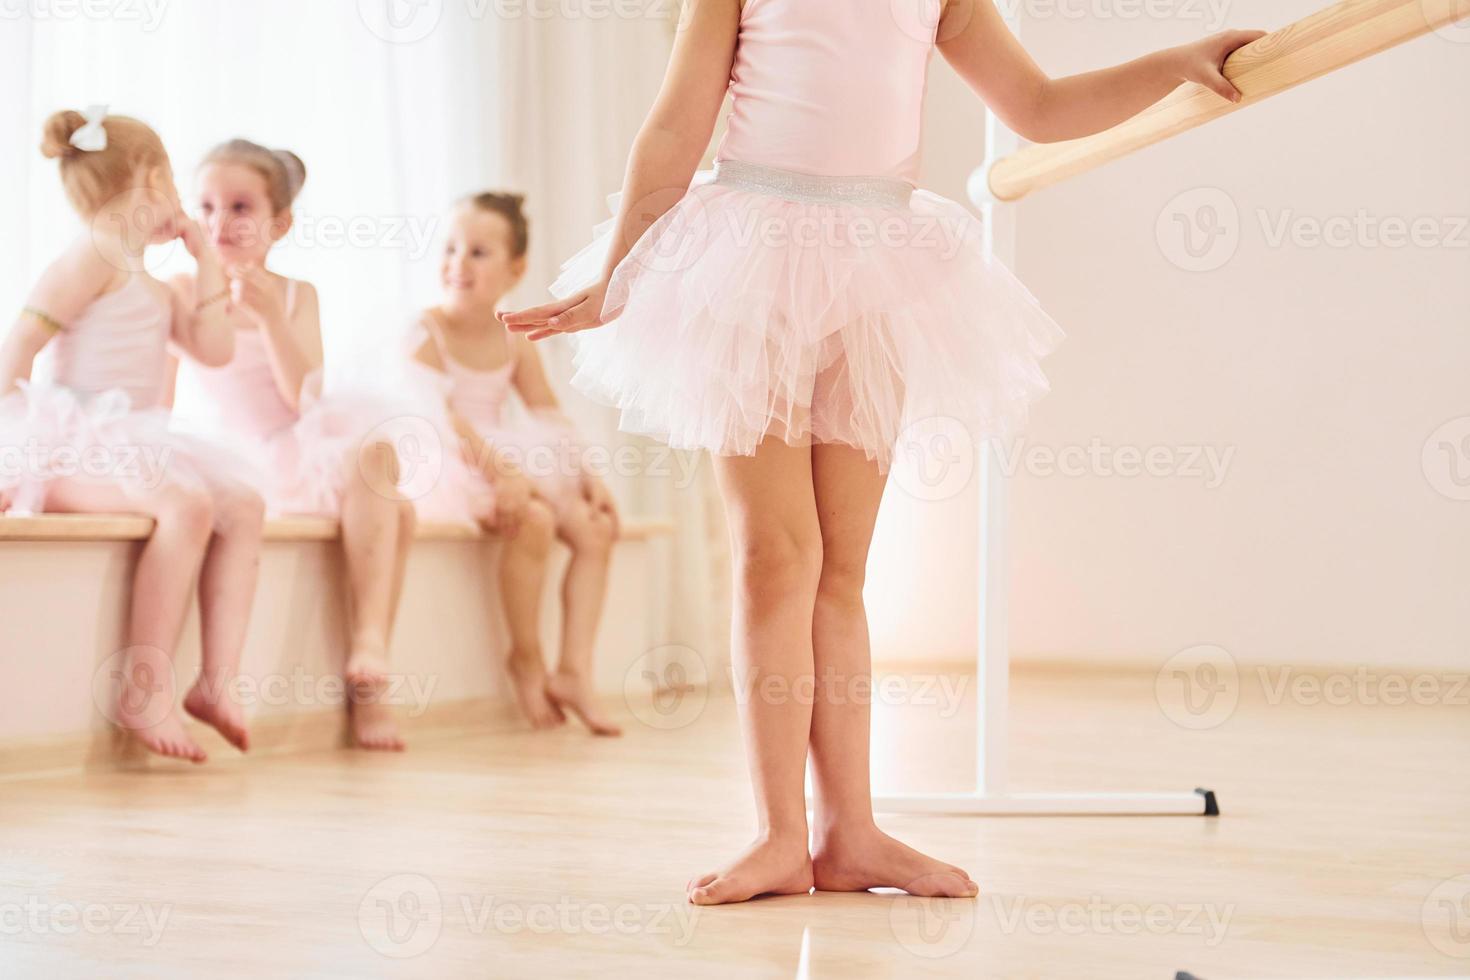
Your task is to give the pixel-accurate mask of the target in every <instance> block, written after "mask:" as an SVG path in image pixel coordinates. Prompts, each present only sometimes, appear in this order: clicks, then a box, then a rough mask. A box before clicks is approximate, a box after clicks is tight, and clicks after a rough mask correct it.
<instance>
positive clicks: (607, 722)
mask: <svg viewBox="0 0 1470 980" xmlns="http://www.w3.org/2000/svg"><path fill="white" fill-rule="evenodd" d="M546 696H547V697H548V698H550V699H551V703H552V704H553V705H556V706H557V707H559V708H564V709H566V710H567V711H570V712H571V713H572V714H574V715H576V716H577V717H578V718H580V719H582V724H584V725H586V726H587V728H588V730H589V731H591V732H592V734H593V735H607V736H616V735H621V734H623V730H622V729H621V728H619V727H618V726H617V725H616V724H614V723H613V721H612V720H611V719H610V718H608V717H607V716H606V715H604V714H603V713H602V712H601V711H599V710H598V708H597V696H596V695H595V694H593V693H592V684H591V683H590V682H589V681H588V680H587V678H586V677H583V676H582V675H580V674H570V673H567V672H565V671H560V670H558V671H557V672H556V673H554V674H552V675H551V677H550V679H548V680H547V682H546Z"/></svg>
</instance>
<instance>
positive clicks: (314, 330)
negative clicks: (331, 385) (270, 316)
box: [261, 282, 324, 411]
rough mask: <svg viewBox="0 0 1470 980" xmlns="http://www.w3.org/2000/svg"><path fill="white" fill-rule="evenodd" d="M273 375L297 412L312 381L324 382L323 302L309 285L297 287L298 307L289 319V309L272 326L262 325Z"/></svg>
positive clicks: (278, 388) (314, 288)
mask: <svg viewBox="0 0 1470 980" xmlns="http://www.w3.org/2000/svg"><path fill="white" fill-rule="evenodd" d="M261 329H262V330H264V331H265V340H266V351H267V352H268V354H269V355H270V362H271V374H272V375H273V376H274V377H275V379H276V389H277V390H278V391H280V393H281V398H282V399H283V400H284V401H285V402H286V404H287V405H289V406H291V408H292V409H293V410H294V411H300V410H301V395H302V392H303V391H304V390H305V388H306V385H307V383H308V382H314V383H316V384H318V385H319V384H320V383H321V378H320V371H321V369H322V362H323V360H324V355H323V351H322V316H321V300H320V299H319V298H318V297H317V292H316V287H315V286H313V285H312V284H311V283H309V282H298V283H297V284H296V308H295V309H294V310H292V311H291V312H290V315H289V317H288V316H287V315H286V312H285V310H284V309H283V310H282V311H281V314H280V316H279V318H277V319H274V320H272V321H271V322H270V323H269V324H265V323H262V325H261Z"/></svg>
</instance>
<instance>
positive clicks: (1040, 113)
mask: <svg viewBox="0 0 1470 980" xmlns="http://www.w3.org/2000/svg"><path fill="white" fill-rule="evenodd" d="M1264 34H1265V32H1263V31H1224V32H1222V33H1220V34H1215V35H1212V36H1211V37H1207V38H1204V39H1202V40H1200V41H1196V42H1194V43H1191V44H1185V45H1181V46H1179V47H1174V48H1165V49H1164V50H1162V51H1155V52H1154V53H1152V54H1147V55H1144V56H1143V57H1141V58H1137V59H1135V60H1133V61H1129V62H1127V63H1125V64H1121V65H1115V66H1113V67H1111V68H1103V69H1100V70H1098V71H1090V72H1085V73H1083V74H1079V75H1069V76H1067V77H1065V78H1051V77H1049V76H1048V75H1047V74H1046V73H1045V72H1043V71H1042V70H1041V68H1040V67H1039V66H1038V65H1037V64H1036V62H1035V61H1034V60H1033V59H1032V58H1031V56H1030V55H1029V54H1028V53H1027V52H1026V49H1025V48H1023V47H1022V46H1021V43H1020V42H1019V41H1018V40H1017V39H1016V36H1015V35H1014V34H1012V33H1011V31H1010V28H1009V27H1008V26H1007V25H1006V22H1005V20H1004V18H1003V17H1002V16H1001V14H1000V11H999V10H998V9H996V6H995V3H994V0H949V2H948V3H947V4H946V6H945V9H944V14H943V16H942V18H941V20H940V24H939V50H940V52H941V53H942V54H943V55H944V57H945V60H947V61H948V62H949V63H950V64H951V65H953V66H954V69H955V71H956V72H958V73H959V75H960V77H961V78H963V79H964V80H965V82H966V84H968V85H969V86H970V88H971V89H972V90H974V92H975V93H976V94H977V95H979V96H980V97H981V98H982V99H984V100H985V103H986V105H988V106H989V107H990V108H991V109H992V110H993V111H994V112H995V113H996V115H998V116H999V117H1000V118H1001V121H1003V122H1004V123H1005V124H1006V125H1007V126H1008V127H1010V128H1011V129H1012V130H1013V131H1014V132H1015V133H1017V134H1018V135H1020V136H1022V137H1024V138H1025V139H1028V140H1031V141H1033V142H1036V143H1053V142H1056V141H1058V140H1067V139H1076V138H1078V137H1081V136H1089V135H1091V134H1093V133H1098V132H1102V131H1103V130H1105V129H1110V128H1111V127H1113V126H1116V125H1117V124H1118V123H1120V122H1123V121H1124V120H1125V119H1129V118H1131V117H1133V116H1136V115H1137V114H1138V113H1140V112H1142V111H1143V110H1144V109H1147V108H1148V107H1149V106H1151V105H1153V104H1154V103H1155V102H1157V101H1159V100H1160V99H1162V98H1163V97H1164V96H1166V95H1168V94H1169V93H1170V92H1171V91H1173V90H1174V89H1175V88H1176V87H1177V86H1178V85H1179V84H1180V83H1181V82H1198V83H1199V84H1201V85H1203V86H1205V87H1206V88H1209V89H1211V90H1212V91H1214V92H1215V93H1216V94H1218V95H1219V96H1220V97H1221V98H1225V99H1230V100H1231V101H1238V100H1239V98H1240V93H1239V92H1238V91H1237V90H1236V88H1235V86H1234V85H1232V84H1231V83H1230V82H1229V81H1228V80H1227V79H1226V78H1225V76H1224V74H1222V69H1223V67H1224V65H1225V59H1226V58H1228V57H1229V56H1230V54H1231V52H1233V51H1234V50H1235V49H1236V48H1239V47H1241V46H1242V45H1245V44H1249V43H1250V42H1251V41H1254V40H1256V39H1257V38H1259V37H1263V36H1264Z"/></svg>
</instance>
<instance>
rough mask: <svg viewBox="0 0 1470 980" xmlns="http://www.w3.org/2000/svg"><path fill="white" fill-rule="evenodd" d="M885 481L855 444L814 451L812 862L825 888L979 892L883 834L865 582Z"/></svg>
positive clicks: (963, 877)
mask: <svg viewBox="0 0 1470 980" xmlns="http://www.w3.org/2000/svg"><path fill="white" fill-rule="evenodd" d="M884 482H885V479H884V477H883V475H882V474H880V473H879V472H878V467H877V464H875V463H873V462H870V461H869V460H868V459H867V458H866V457H865V456H864V454H863V453H862V452H861V451H859V450H856V449H852V448H850V447H847V446H815V447H813V449H812V484H813V486H814V487H815V491H816V499H817V516H818V520H819V521H820V522H821V527H822V575H821V579H820V581H819V583H818V585H817V601H816V613H815V615H814V617H813V620H812V644H813V649H814V659H815V664H816V681H817V686H816V700H815V703H814V704H813V706H812V739H811V746H812V785H813V789H814V791H815V793H816V805H815V808H814V810H815V820H816V826H815V827H814V828H813V845H814V846H813V851H812V862H813V871H814V876H815V881H816V887H817V888H818V889H819V890H821V891H864V890H866V889H868V888H878V887H891V888H902V889H904V890H905V891H908V892H911V893H913V894H917V895H947V896H952V897H960V896H969V895H974V894H975V893H976V891H977V887H976V885H975V883H974V882H973V881H971V880H970V877H969V875H967V874H965V872H963V871H961V870H960V869H959V868H956V867H954V866H953V865H949V864H945V863H944V862H942V861H936V860H935V859H933V858H930V857H926V856H925V855H923V854H920V853H919V852H918V851H915V850H914V849H913V848H910V847H908V846H906V845H904V844H901V843H899V842H898V841H896V840H894V839H893V838H892V837H889V836H888V835H887V834H884V833H883V832H882V831H880V830H879V829H878V826H877V824H876V823H874V821H873V802H872V790H871V786H870V781H869V771H868V766H869V762H868V742H869V735H870V722H871V705H870V698H871V692H872V667H871V663H870V655H869V645H868V618H867V613H866V611H865V610H864V608H863V579H864V575H865V573H866V569H867V562H868V546H869V544H870V543H871V542H872V539H873V524H874V522H875V521H876V520H877V516H878V503H879V501H880V500H881V499H882V496H883V485H884Z"/></svg>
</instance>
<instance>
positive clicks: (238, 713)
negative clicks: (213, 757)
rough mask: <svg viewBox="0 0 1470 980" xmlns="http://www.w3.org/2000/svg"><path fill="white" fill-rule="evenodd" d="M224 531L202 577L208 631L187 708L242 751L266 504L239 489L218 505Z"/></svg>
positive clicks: (203, 621) (213, 542)
mask: <svg viewBox="0 0 1470 980" xmlns="http://www.w3.org/2000/svg"><path fill="white" fill-rule="evenodd" d="M215 508H216V512H217V514H218V515H219V519H218V520H217V521H216V523H217V524H218V526H219V528H218V530H217V531H216V532H215V534H214V536H213V538H211V539H210V543H209V550H208V551H207V552H205V555H204V566H203V568H202V569H201V571H200V573H199V622H200V627H201V629H202V632H203V645H202V656H201V660H202V666H201V669H200V671H199V679H198V680H197V681H195V682H194V686H193V687H192V688H190V690H189V693H188V695H187V696H186V697H185V698H184V710H185V711H187V712H189V714H191V715H193V716H194V717H195V718H198V719H199V720H200V721H202V722H204V723H205V724H206V725H209V726H210V727H212V728H213V729H214V730H215V731H217V732H219V733H220V734H221V735H223V736H224V739H225V741H227V742H229V743H230V744H231V745H233V746H234V747H235V748H237V749H239V750H240V751H241V752H244V751H246V750H247V749H249V748H250V733H249V731H248V729H247V728H246V726H245V711H244V709H243V707H242V706H241V705H240V704H238V703H237V702H236V701H235V699H234V698H233V697H232V689H233V686H234V683H235V679H236V678H237V677H238V676H239V673H240V655H241V653H242V652H243V650H244V648H245V634H246V630H247V629H248V628H249V625H250V610H251V607H252V606H253V605H254V602H255V583H256V581H257V580H258V579H259V577H260V549H261V535H262V532H263V530H264V525H265V502H264V501H262V500H261V499H260V496H259V495H258V494H256V493H255V492H254V491H253V490H249V489H247V488H245V487H237V488H235V489H234V490H233V491H231V492H228V493H225V494H221V495H220V497H219V499H217V500H216V501H215Z"/></svg>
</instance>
